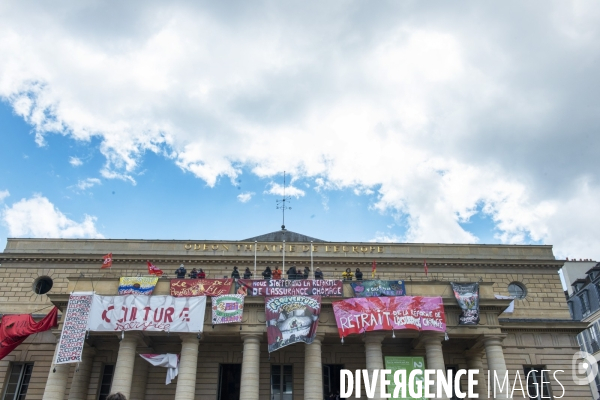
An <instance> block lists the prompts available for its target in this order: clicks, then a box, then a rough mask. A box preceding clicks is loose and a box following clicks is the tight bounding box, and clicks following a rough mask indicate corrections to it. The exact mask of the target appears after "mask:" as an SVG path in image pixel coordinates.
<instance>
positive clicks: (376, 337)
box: [362, 332, 387, 344]
mask: <svg viewBox="0 0 600 400" xmlns="http://www.w3.org/2000/svg"><path fill="white" fill-rule="evenodd" d="M386 336H387V333H384V332H366V334H365V336H364V337H363V339H362V340H363V342H365V343H377V344H381V342H383V339H385V337H386Z"/></svg>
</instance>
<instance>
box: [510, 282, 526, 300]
mask: <svg viewBox="0 0 600 400" xmlns="http://www.w3.org/2000/svg"><path fill="white" fill-rule="evenodd" d="M508 293H509V294H510V297H512V298H513V299H518V300H522V299H524V298H525V296H527V289H526V288H525V285H523V284H522V283H519V282H513V283H511V284H510V285H508Z"/></svg>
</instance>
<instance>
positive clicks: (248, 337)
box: [240, 333, 263, 343]
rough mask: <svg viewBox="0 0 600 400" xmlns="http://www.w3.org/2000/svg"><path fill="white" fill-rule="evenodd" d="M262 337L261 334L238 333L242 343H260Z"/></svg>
mask: <svg viewBox="0 0 600 400" xmlns="http://www.w3.org/2000/svg"><path fill="white" fill-rule="evenodd" d="M262 336H263V335H262V333H240V337H241V338H242V341H243V342H244V343H246V342H254V343H260V340H261V339H262Z"/></svg>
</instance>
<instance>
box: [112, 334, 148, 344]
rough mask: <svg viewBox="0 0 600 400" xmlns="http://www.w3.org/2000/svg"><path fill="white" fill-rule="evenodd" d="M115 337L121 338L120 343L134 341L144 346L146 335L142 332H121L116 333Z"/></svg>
mask: <svg viewBox="0 0 600 400" xmlns="http://www.w3.org/2000/svg"><path fill="white" fill-rule="evenodd" d="M115 335H117V337H118V338H119V341H122V340H125V339H127V340H134V339H135V341H136V342H137V343H138V344H144V339H145V337H144V334H143V333H142V332H141V331H120V332H115Z"/></svg>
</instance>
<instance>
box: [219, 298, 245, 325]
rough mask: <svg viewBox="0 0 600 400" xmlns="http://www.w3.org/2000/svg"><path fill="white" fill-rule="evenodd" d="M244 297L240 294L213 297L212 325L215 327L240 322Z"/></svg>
mask: <svg viewBox="0 0 600 400" xmlns="http://www.w3.org/2000/svg"><path fill="white" fill-rule="evenodd" d="M244 297H245V296H243V295H241V294H224V295H222V296H216V297H213V298H212V299H211V301H212V323H213V324H215V325H216V324H229V323H234V322H242V315H243V314H244Z"/></svg>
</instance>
